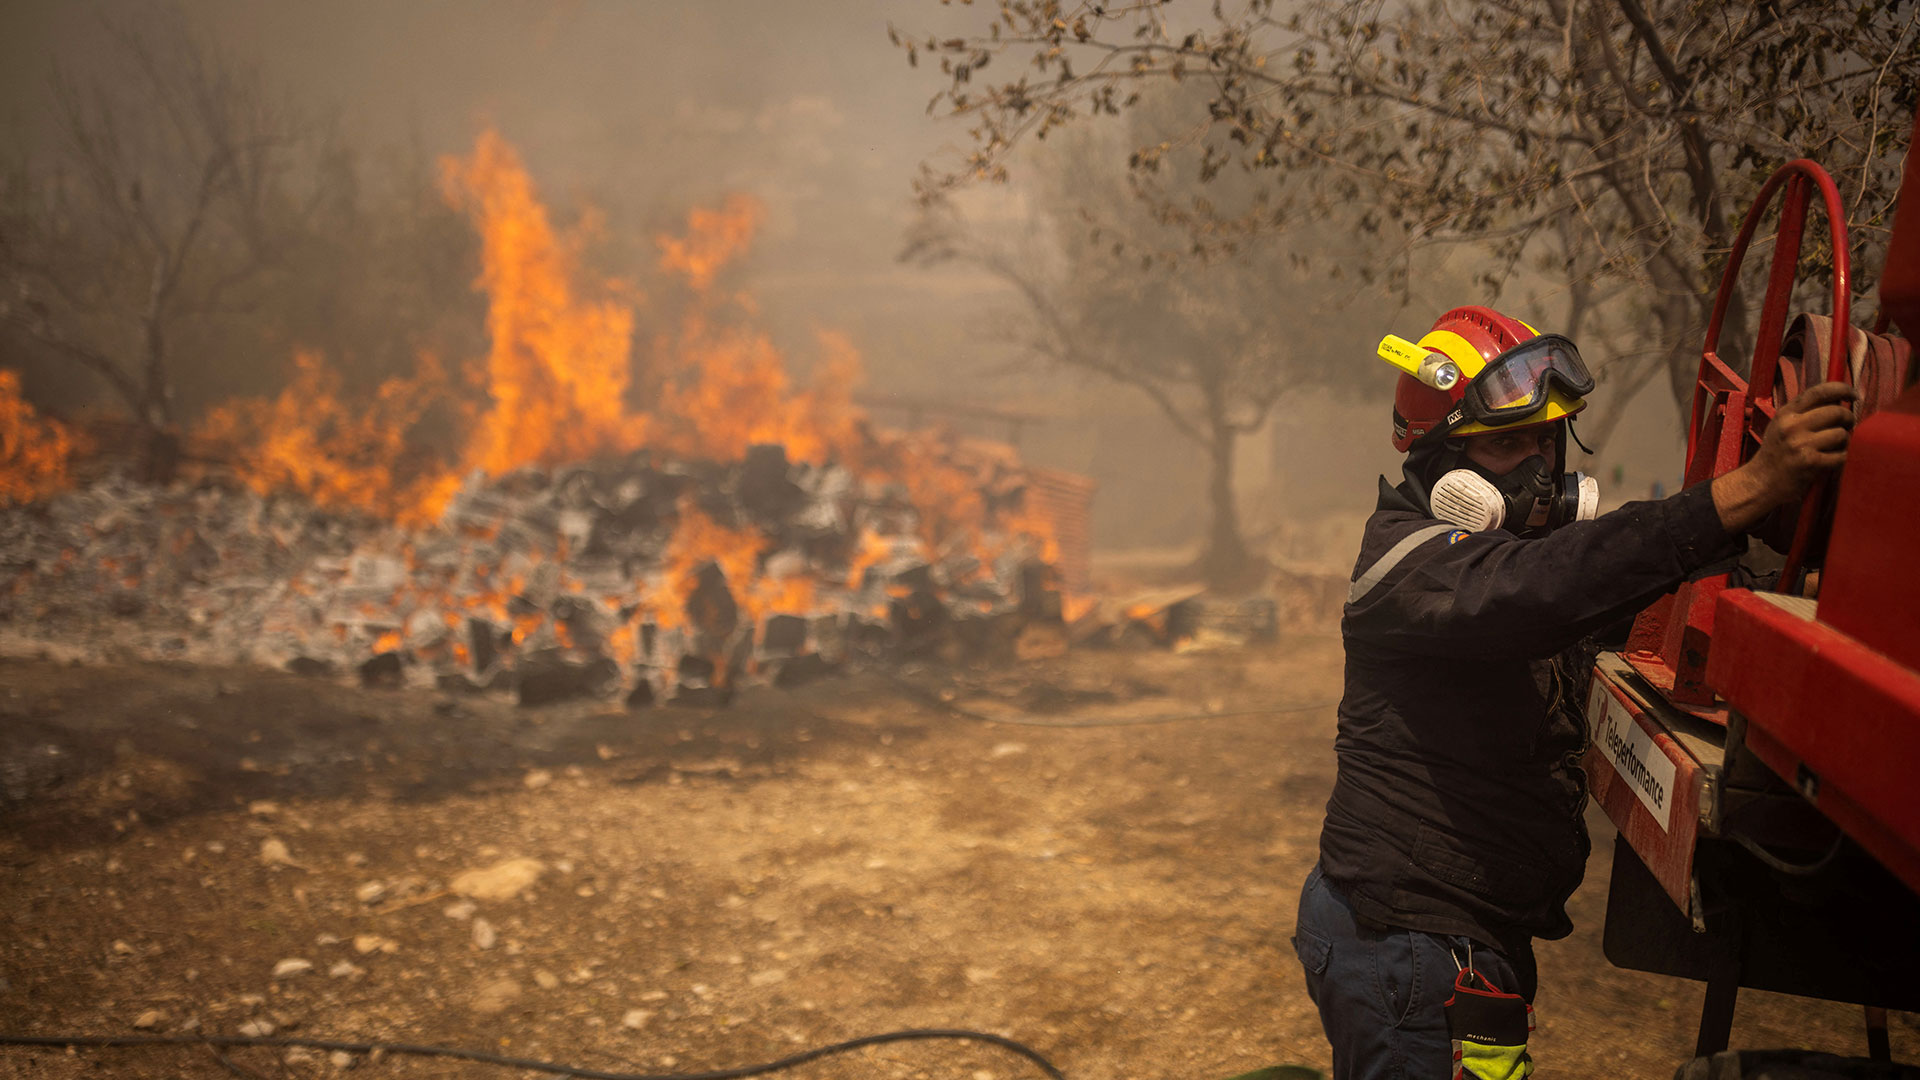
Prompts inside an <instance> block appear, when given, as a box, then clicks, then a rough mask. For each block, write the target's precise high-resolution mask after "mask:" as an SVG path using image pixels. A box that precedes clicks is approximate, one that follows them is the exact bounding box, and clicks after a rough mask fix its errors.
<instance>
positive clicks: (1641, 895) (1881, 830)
mask: <svg viewBox="0 0 1920 1080" xmlns="http://www.w3.org/2000/svg"><path fill="white" fill-rule="evenodd" d="M1916 133H1917V134H1920V125H1916ZM1910 145H1911V144H1910ZM1809 210H1818V211H1820V214H1819V215H1816V216H1817V217H1823V218H1824V221H1825V224H1826V227H1827V230H1828V237H1827V238H1828V240H1829V244H1828V246H1829V247H1830V249H1831V258H1832V264H1831V265H1832V289H1831V301H1830V306H1829V308H1828V311H1829V314H1826V315H1817V314H1800V315H1797V316H1793V317H1791V318H1790V317H1789V308H1790V305H1791V302H1792V299H1793V294H1794V293H1795V291H1796V290H1795V285H1796V278H1797V274H1798V271H1799V269H1800V267H1801V265H1802V239H1803V236H1802V234H1803V230H1804V227H1805V226H1806V224H1807V223H1808V217H1809V213H1808V212H1809ZM1767 223H1774V224H1775V225H1776V231H1775V244H1774V250H1773V256H1772V264H1771V268H1770V271H1769V273H1768V277H1767V290H1766V297H1765V300H1764V302H1763V303H1762V305H1761V309H1760V320H1759V327H1758V330H1757V332H1756V335H1755V337H1754V341H1755V343H1756V344H1755V347H1754V351H1753V355H1752V362H1751V364H1750V365H1749V366H1748V367H1747V372H1748V374H1747V376H1746V377H1745V378H1743V377H1741V375H1740V374H1738V372H1737V371H1736V370H1735V368H1734V366H1733V365H1730V364H1729V363H1727V362H1726V361H1724V360H1723V359H1722V357H1721V356H1720V355H1719V353H1718V351H1717V350H1718V348H1719V346H1720V342H1721V329H1722V323H1723V322H1724V320H1725V317H1726V312H1727V308H1728V301H1729V297H1730V296H1731V293H1732V290H1733V288H1734V285H1735V282H1737V281H1738V280H1739V277H1738V275H1739V270H1740V265H1741V262H1742V259H1743V257H1744V255H1745V254H1746V251H1747V248H1748V245H1749V243H1750V242H1751V241H1752V240H1753V238H1754V236H1755V233H1756V231H1757V230H1759V229H1760V228H1762V227H1763V226H1764V225H1765V224H1767ZM1816 235H1817V234H1816ZM1815 250H1817V247H1816V249H1815ZM1848 271H1849V267H1848V243H1847V230H1846V214H1845V212H1844V210H1843V208H1842V204H1841V201H1840V196H1839V193H1838V192H1837V191H1836V190H1835V187H1834V184H1833V181H1832V180H1831V179H1830V178H1829V177H1828V176H1827V174H1826V172H1825V171H1823V170H1822V169H1821V168H1820V167H1819V166H1818V165H1817V164H1815V163H1813V162H1811V161H1795V162H1791V163H1789V164H1787V165H1785V166H1783V167H1782V168H1781V169H1780V170H1779V171H1778V172H1776V173H1775V174H1774V175H1773V177H1772V179H1770V180H1769V181H1768V183H1767V184H1766V186H1765V187H1764V189H1763V190H1762V192H1761V194H1760V196H1759V198H1758V199H1757V200H1756V202H1755V204H1754V206H1753V208H1752V209H1751V210H1750V211H1749V212H1748V214H1747V217H1746V221H1745V223H1744V224H1743V226H1742V227H1741V230H1740V233H1739V237H1738V239H1737V241H1736V243H1735V245H1734V248H1733V251H1732V254H1731V257H1730V258H1729V260H1728V266H1727V268H1726V272H1725V276H1724V278H1723V280H1722V282H1721V286H1720V294H1719V300H1718V303H1717V305H1716V307H1715V309H1714V315H1713V318H1712V321H1711V323H1710V325H1709V327H1708V330H1707V334H1706V341H1705V345H1704V347H1703V348H1702V355H1701V360H1700V373H1699V381H1698V384H1697V386H1696V387H1695V390H1694V398H1693V412H1692V420H1691V425H1692V426H1691V427H1690V429H1689V432H1688V438H1687V462H1686V475H1685V482H1686V483H1687V484H1696V483H1704V482H1707V481H1709V480H1711V479H1712V478H1713V477H1714V476H1717V475H1719V474H1721V473H1724V472H1726V471H1728V470H1730V469H1732V468H1734V467H1736V466H1737V465H1739V464H1740V462H1741V461H1743V460H1745V459H1746V458H1747V457H1749V456H1751V455H1752V454H1753V452H1754V450H1755V449H1756V448H1757V447H1758V445H1759V441H1760V436H1761V434H1762V433H1763V432H1764V431H1765V430H1766V426H1767V423H1768V421H1769V419H1770V418H1771V417H1772V416H1773V413H1774V410H1775V408H1776V407H1777V406H1778V405H1779V404H1780V403H1782V402H1784V401H1786V400H1787V399H1788V398H1790V397H1791V396H1792V395H1793V394H1795V393H1796V392H1797V391H1798V390H1799V389H1800V388H1801V387H1804V386H1806V385H1809V384H1811V383H1814V382H1818V381H1821V380H1822V379H1845V380H1850V381H1851V382H1852V383H1853V384H1854V385H1855V386H1856V387H1857V388H1858V389H1859V390H1860V393H1861V400H1860V402H1859V403H1858V405H1857V406H1856V409H1857V413H1858V416H1859V424H1858V426H1857V428H1856V429H1855V432H1854V436H1853V442H1852V446H1851V449H1850V451H1849V454H1848V460H1847V464H1846V466H1845V468H1844V469H1843V470H1842V472H1841V473H1840V475H1839V477H1838V479H1837V481H1835V482H1834V483H1832V484H1829V485H1825V486H1823V487H1818V488H1816V489H1815V490H1813V491H1811V492H1809V493H1808V495H1807V497H1806V499H1805V501H1804V502H1803V503H1802V504H1801V505H1799V506H1798V507H1796V508H1793V509H1792V510H1791V511H1790V512H1783V513H1781V514H1779V515H1777V516H1776V518H1775V519H1774V520H1772V521H1770V522H1769V523H1768V525H1767V527H1766V529H1765V530H1763V536H1764V539H1765V540H1766V541H1767V546H1768V548H1769V549H1770V550H1771V551H1772V552H1774V554H1772V555H1769V554H1767V552H1766V551H1762V550H1760V547H1759V546H1758V545H1756V554H1755V555H1750V556H1749V558H1748V559H1747V560H1745V561H1744V563H1743V565H1741V566H1738V567H1732V568H1728V569H1726V570H1724V571H1723V572H1720V573H1715V574H1712V575H1710V576H1706V577H1702V578H1699V579H1697V580H1694V581H1689V582H1687V583H1685V584H1683V585H1682V586H1681V587H1680V588H1679V589H1678V590H1677V591H1676V592H1674V593H1673V594H1671V595H1669V596H1667V597H1665V598H1663V599H1662V600H1661V601H1659V602H1658V603H1656V604H1655V605H1654V606H1653V607H1651V608H1649V609H1648V610H1647V611H1645V612H1643V613H1642V614H1641V615H1640V616H1639V618H1638V620H1637V621H1636V623H1635V625H1634V629H1633V633H1632V635H1631V637H1630V638H1629V639H1628V640H1627V642H1626V644H1625V645H1624V646H1623V647H1622V648H1620V649H1619V650H1618V651H1616V652H1608V653H1603V654H1601V656H1600V658H1599V660H1598V662H1597V664H1596V667H1595V678H1594V680H1593V683H1592V687H1591V690H1590V693H1589V697H1588V700H1587V718H1588V724H1589V730H1590V732H1591V734H1592V743H1591V747H1590V749H1589V750H1588V755H1587V767H1588V772H1589V775H1590V776H1591V777H1592V782H1593V792H1594V797H1595V799H1596V801H1597V802H1598V803H1599V805H1600V806H1601V807H1602V808H1603V809H1604V810H1605V811H1606V814H1607V816H1608V817H1609V818H1611V819H1612V821H1613V823H1614V824H1615V825H1616V826H1618V828H1619V831H1620V835H1619V839H1618V840H1617V842H1616V843H1615V846H1614V852H1613V873H1612V880H1611V885H1610V892H1609V894H1608V899H1607V918H1606V928H1605V936H1604V944H1605V949H1606V953H1607V957H1608V959H1609V960H1611V961H1612V962H1613V963H1614V964H1616V965H1619V966H1621V967H1627V968H1633V969H1637V970H1643V971H1652V972H1658V973H1662V974H1667V975H1677V976H1681V977H1684V978H1690V979H1697V980H1701V981H1704V982H1705V983H1706V996H1705V1004H1704V1005H1703V1007H1702V1011H1701V1017H1700V1027H1699V1041H1698V1045H1697V1048H1696V1054H1697V1055H1699V1057H1698V1058H1697V1059H1696V1060H1695V1061H1694V1062H1693V1063H1691V1064H1689V1065H1688V1066H1686V1067H1685V1068H1683V1069H1682V1070H1681V1077H1682V1078H1685V1080H1694V1078H1698V1080H1709V1078H1711V1080H1723V1078H1733V1077H1765V1076H1783V1077H1784V1076H1793V1077H1821V1076H1906V1075H1920V1074H1909V1073H1906V1072H1903V1071H1898V1070H1892V1069H1890V1068H1889V1067H1888V1066H1886V1065H1884V1064H1875V1063H1885V1062H1887V1060H1888V1059H1889V1057H1890V1050H1889V1039H1888V1033H1887V1010H1889V1009H1898V1010H1907V1011H1920V777H1916V775H1915V774H1916V772H1920V384H1916V382H1915V378H1916V374H1920V371H1917V370H1916V369H1917V368H1920V365H1917V364H1916V358H1915V356H1914V354H1913V351H1912V349H1911V348H1910V344H1909V343H1910V342H1911V341H1912V340H1913V339H1914V338H1915V337H1916V336H1920V162H1916V161H1915V160H1914V158H1913V157H1912V156H1911V155H1910V156H1909V158H1908V161H1907V165H1906V172H1905V176H1904V178H1903V181H1902V185H1901V190H1900V202H1899V208H1898V214H1897V218H1896V221H1895V226H1894V230H1893V237H1892V240H1891V242H1890V246H1889V249H1888V254H1887V265H1886V269H1885V273H1884V274H1883V275H1882V278H1881V281H1880V287H1879V301H1880V310H1879V312H1878V313H1877V320H1876V322H1875V323H1874V324H1873V330H1872V331H1871V332H1867V331H1863V330H1860V329H1856V328H1855V327H1854V326H1853V325H1852V319H1853V313H1852V312H1851V311H1850V310H1849V299H1850V296H1851V292H1850V287H1849V281H1848ZM1822 291H1824V290H1822ZM1890 328H1897V329H1898V330H1899V332H1900V334H1901V335H1904V336H1903V337H1902V336H1892V335H1891V334H1890V333H1889V330H1890ZM1743 986H1744V987H1754V988H1758V989H1764V990H1771V991H1779V992H1783V993H1789V994H1798V995H1804V996H1809V997H1818V998H1826V999H1832V1000H1837V1001H1847V1002H1856V1003H1859V1004H1860V1005H1862V1006H1865V1025H1866V1040H1865V1050H1866V1057H1865V1058H1864V1059H1859V1058H1856V1059H1850V1060H1840V1059H1839V1058H1836V1057H1831V1056H1824V1055H1822V1056H1814V1055H1804V1054H1797V1053H1786V1054H1765V1053H1759V1052H1738V1053H1736V1052H1729V1051H1727V1043H1728V1038H1729V1034H1730V1030H1731V1026H1732V1021H1733V1013H1734V1006H1735V1000H1736V997H1737V994H1738V991H1739V989H1740V988H1741V987H1743ZM1793 1070H1801V1071H1793Z"/></svg>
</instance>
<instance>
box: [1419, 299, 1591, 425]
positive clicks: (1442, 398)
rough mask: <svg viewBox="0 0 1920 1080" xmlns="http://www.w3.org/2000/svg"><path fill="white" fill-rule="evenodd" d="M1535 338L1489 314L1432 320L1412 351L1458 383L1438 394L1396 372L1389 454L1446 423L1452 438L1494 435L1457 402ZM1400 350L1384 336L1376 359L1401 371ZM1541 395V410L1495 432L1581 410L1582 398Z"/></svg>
mask: <svg viewBox="0 0 1920 1080" xmlns="http://www.w3.org/2000/svg"><path fill="white" fill-rule="evenodd" d="M1539 336H1540V332H1539V331H1537V330H1535V329H1534V328H1533V327H1531V326H1528V325H1527V324H1526V323H1523V322H1521V321H1520V320H1519V319H1515V318H1512V317H1510V316H1506V315H1502V314H1500V313H1499V312H1497V311H1495V310H1493V309H1492V308H1484V307H1457V308H1454V309H1453V310H1452V311H1449V312H1447V313H1446V314H1444V315H1442V316H1440V317H1439V318H1438V319H1435V320H1434V321H1433V329H1431V330H1429V331H1427V334H1426V336H1425V337H1423V338H1421V339H1420V341H1419V343H1418V346H1419V348H1420V349H1423V350H1427V351H1430V352H1433V353H1437V354H1439V355H1440V356H1441V357H1444V358H1445V359H1447V360H1450V361H1452V362H1453V365H1454V367H1456V368H1457V369H1458V375H1459V377H1458V378H1455V379H1453V380H1452V382H1451V385H1449V386H1448V387H1447V388H1446V389H1445V390H1440V389H1436V388H1435V387H1433V386H1430V385H1428V384H1427V383H1426V382H1423V381H1421V380H1420V379H1419V378H1417V377H1416V376H1414V375H1412V374H1408V373H1407V372H1406V371H1405V370H1403V371H1402V372H1401V375H1400V384H1399V386H1397V387H1396V388H1395V389H1394V394H1393V448H1394V449H1395V450H1398V451H1400V452H1401V453H1405V452H1406V451H1407V450H1409V449H1411V448H1412V447H1413V444H1414V443H1415V442H1416V441H1418V440H1419V438H1420V437H1421V436H1422V435H1425V434H1426V433H1427V432H1429V431H1432V430H1433V429H1435V428H1440V427H1447V426H1448V421H1449V420H1451V421H1453V425H1452V426H1451V427H1449V428H1448V431H1449V433H1450V434H1454V435H1472V434H1477V433H1479V432H1484V431H1493V430H1496V428H1495V427H1494V426H1491V425H1488V424H1484V423H1480V422H1478V421H1475V420H1471V419H1467V418H1466V417H1465V415H1464V410H1463V408H1462V400H1463V399H1464V398H1465V397H1466V394H1467V386H1468V385H1469V384H1470V383H1472V381H1473V380H1474V378H1475V377H1476V376H1478V375H1479V374H1480V372H1481V369H1483V368H1484V367H1486V365H1487V363H1488V362H1489V361H1491V360H1493V359H1494V358H1495V357H1498V356H1500V355H1501V354H1502V353H1504V352H1506V351H1507V350H1509V349H1511V348H1513V347H1514V346H1516V345H1518V344H1520V343H1521V342H1523V341H1526V340H1528V339H1530V338H1535V337H1539ZM1389 342H1397V343H1398V344H1399V345H1400V346H1402V347H1403V348H1402V350H1399V351H1394V350H1392V349H1391V347H1390V346H1389ZM1406 344H1407V343H1406V342H1399V341H1398V339H1395V338H1392V337H1391V336H1390V337H1389V338H1388V340H1387V341H1386V342H1382V343H1381V355H1382V357H1384V358H1386V359H1388V360H1389V361H1391V362H1394V363H1395V364H1396V366H1402V367H1404V366H1405V360H1406V355H1405V351H1404V346H1406ZM1569 347H1571V346H1570V343H1569ZM1544 391H1545V394H1546V401H1545V403H1544V404H1543V405H1542V406H1540V407H1538V408H1536V409H1534V411H1532V412H1530V413H1528V414H1527V415H1526V416H1525V417H1523V418H1521V419H1520V420H1518V421H1515V422H1514V423H1510V424H1503V425H1500V427H1501V428H1502V429H1504V428H1508V427H1513V426H1522V425H1524V426H1531V425H1533V424H1541V423H1549V422H1551V421H1555V420H1559V419H1561V418H1562V417H1566V416H1572V415H1573V414H1574V413H1577V412H1579V411H1580V410H1581V409H1583V408H1585V407H1586V404H1587V403H1586V401H1585V399H1584V398H1581V397H1579V396H1576V395H1574V394H1570V393H1568V392H1566V390H1565V389H1563V388H1562V387H1561V386H1559V385H1553V384H1548V385H1546V386H1545V388H1544Z"/></svg>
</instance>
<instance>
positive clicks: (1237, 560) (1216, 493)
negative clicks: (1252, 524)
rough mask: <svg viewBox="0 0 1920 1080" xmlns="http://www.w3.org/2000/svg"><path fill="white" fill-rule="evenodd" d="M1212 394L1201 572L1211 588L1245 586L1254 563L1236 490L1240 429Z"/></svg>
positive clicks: (1209, 408)
mask: <svg viewBox="0 0 1920 1080" xmlns="http://www.w3.org/2000/svg"><path fill="white" fill-rule="evenodd" d="M1209 397H1210V400H1209V402H1208V409H1207V413H1208V416H1207V419H1208V424H1207V435H1208V445H1207V452H1208V458H1209V460H1208V477H1207V501H1208V507H1209V510H1210V511H1211V525H1210V526H1209V528H1208V530H1207V549H1206V553H1205V554H1204V555H1202V556H1201V558H1200V572H1201V574H1202V576H1203V577H1205V579H1206V582H1207V586H1208V587H1209V588H1213V589H1236V588H1243V587H1245V586H1246V584H1247V579H1248V578H1249V577H1250V576H1251V574H1252V571H1253V569H1254V566H1253V560H1252V558H1251V557H1250V556H1249V555H1248V553H1247V545H1246V541H1244V540H1242V539H1241V537H1240V508H1239V506H1238V504H1237V503H1236V501H1235V499H1234V494H1233V455H1234V449H1235V447H1234V443H1235V440H1236V439H1237V438H1238V436H1239V432H1237V431H1236V430H1234V428H1233V426H1232V425H1231V424H1230V423H1228V422H1227V418H1226V408H1225V405H1224V404H1223V403H1220V402H1218V401H1215V400H1211V397H1212V396H1211V395H1209Z"/></svg>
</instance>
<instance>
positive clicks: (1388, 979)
mask: <svg viewBox="0 0 1920 1080" xmlns="http://www.w3.org/2000/svg"><path fill="white" fill-rule="evenodd" d="M1469 945H1471V946H1472V948H1473V966H1474V968H1475V969H1476V970H1478V971H1479V972H1480V973H1481V974H1482V975H1485V976H1486V977H1487V978H1488V979H1489V980H1491V981H1492V982H1493V984H1494V985H1495V986H1498V987H1499V988H1500V989H1501V990H1504V991H1506V992H1507V993H1510V994H1519V995H1521V996H1522V997H1524V998H1526V999H1527V1000H1528V1001H1532V1000H1533V994H1534V989H1535V987H1536V983H1537V975H1536V971H1535V968H1534V963H1533V949H1532V948H1531V947H1529V948H1527V949H1526V952H1525V955H1522V956H1511V955H1505V954H1502V953H1501V952H1499V951H1496V950H1495V949H1494V948H1493V947H1492V946H1490V945H1487V944H1485V943H1484V942H1478V941H1470V940H1469V939H1467V938H1464V937H1454V936H1451V935H1447V934H1429V933H1425V932H1423V931H1419V930H1394V929H1390V928H1385V927H1375V926H1370V925H1365V924H1362V923H1361V922H1360V921H1359V920H1358V919H1356V918H1355V917H1354V912H1353V905H1351V904H1349V903H1348V902H1347V898H1346V897H1344V896H1342V895H1341V894H1340V891H1339V889H1337V888H1335V887H1334V886H1333V884H1332V883H1330V882H1328V881H1327V880H1326V878H1325V877H1323V876H1322V875H1321V873H1320V867H1319V866H1317V865H1316V866H1315V867H1314V868H1313V871H1312V872H1311V873H1309V874H1308V875H1307V881H1306V884H1305V885H1304V886H1302V887H1301V889H1300V916H1299V920H1298V922H1297V924H1296V927H1295V930H1294V937H1293V947H1294V951H1295V952H1297V953H1298V954H1299V956H1300V963H1301V965H1302V966H1303V967H1305V968H1306V971H1307V996H1309V997H1311V998H1312V999H1313V1003H1314V1005H1315V1006H1316V1007H1318V1008H1319V1010H1320V1026H1321V1027H1323V1028H1325V1029H1326V1032H1327V1041H1328V1042H1329V1043H1331V1044H1333V1080H1446V1078H1447V1077H1449V1076H1451V1075H1453V1040H1452V1038H1451V1037H1450V1036H1449V1035H1448V1034H1447V1017H1446V1012H1445V1005H1446V1001H1447V998H1449V997H1451V996H1452V994H1453V980H1454V977H1455V976H1456V975H1458V974H1459V968H1458V967H1456V966H1455V960H1456V959H1457V960H1458V961H1460V962H1461V963H1465V962H1466V960H1467V948H1468V946H1469Z"/></svg>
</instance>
